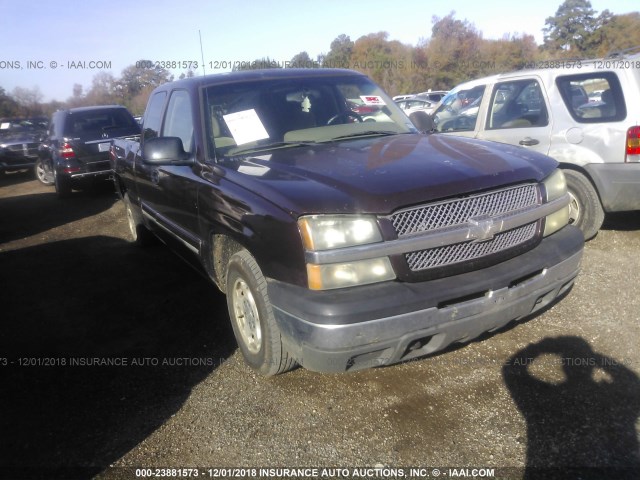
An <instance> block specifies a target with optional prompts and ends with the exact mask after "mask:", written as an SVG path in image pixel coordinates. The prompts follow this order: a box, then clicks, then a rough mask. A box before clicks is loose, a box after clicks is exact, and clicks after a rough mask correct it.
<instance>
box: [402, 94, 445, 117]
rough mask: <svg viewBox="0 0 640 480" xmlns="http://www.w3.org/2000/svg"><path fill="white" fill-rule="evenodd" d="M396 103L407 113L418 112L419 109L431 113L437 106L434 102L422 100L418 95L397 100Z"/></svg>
mask: <svg viewBox="0 0 640 480" xmlns="http://www.w3.org/2000/svg"><path fill="white" fill-rule="evenodd" d="M396 105H398V106H399V107H400V108H401V109H402V110H404V113H406V114H407V115H410V114H411V113H412V112H417V111H421V112H426V113H431V112H433V110H434V108H435V106H436V104H435V103H434V102H430V101H428V100H421V99H418V98H416V97H414V98H409V99H407V100H398V101H396Z"/></svg>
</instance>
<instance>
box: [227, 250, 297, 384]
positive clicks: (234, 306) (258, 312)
mask: <svg viewBox="0 0 640 480" xmlns="http://www.w3.org/2000/svg"><path fill="white" fill-rule="evenodd" d="M226 285H227V288H226V290H227V291H226V294H227V307H228V309H229V317H230V318H231V326H232V328H233V333H234V335H235V337H236V340H237V342H238V346H239V347H240V351H241V352H242V356H243V357H244V359H245V361H246V362H247V364H249V366H251V367H252V368H253V369H254V370H256V371H258V372H259V373H261V374H263V375H267V376H271V375H276V374H278V373H283V372H286V371H287V370H291V369H292V368H293V367H294V366H295V365H296V362H295V360H294V359H293V357H292V356H291V355H290V353H289V352H288V351H287V349H286V348H285V346H284V345H283V344H282V338H281V336H280V330H279V328H278V325H277V324H276V320H275V317H274V315H273V309H272V307H271V302H270V301H269V295H268V293H267V281H266V280H265V278H264V276H263V275H262V272H261V271H260V267H259V266H258V264H257V263H256V261H255V259H254V258H253V257H252V256H251V254H250V253H249V252H248V251H246V250H241V251H240V252H238V253H236V254H234V255H233V256H232V257H231V259H230V260H229V264H228V268H227V284H226Z"/></svg>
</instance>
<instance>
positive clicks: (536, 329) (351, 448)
mask: <svg viewBox="0 0 640 480" xmlns="http://www.w3.org/2000/svg"><path fill="white" fill-rule="evenodd" d="M127 238H128V237H127V228H126V222H125V216H124V209H123V206H122V203H121V202H118V201H117V200H116V198H115V196H114V194H113V192H112V190H111V189H110V188H109V186H107V187H105V188H99V189H98V190H97V191H94V192H89V193H76V194H74V196H73V197H72V198H70V199H68V200H64V201H60V200H58V199H56V198H55V196H54V193H53V191H52V189H50V188H49V187H44V186H41V185H40V184H38V183H37V182H36V181H35V180H33V179H32V177H31V176H29V175H26V174H15V175H9V176H7V177H5V178H4V179H0V281H1V283H0V284H1V285H2V290H1V291H2V305H3V312H2V315H1V318H2V320H1V323H2V334H1V336H0V338H1V339H0V375H1V378H2V390H1V393H0V412H2V413H0V432H2V433H1V434H0V438H2V442H3V445H2V448H0V477H2V478H91V477H94V476H98V477H101V478H136V477H137V475H136V473H135V468H140V467H145V468H156V467H158V468H161V467H171V468H178V467H180V468H191V467H193V468H199V470H197V473H198V474H199V476H201V477H202V476H205V477H209V476H215V474H216V473H219V474H222V473H225V472H221V471H215V470H207V469H208V468H222V467H245V468H260V467H274V468H276V467H278V468H294V467H318V468H322V467H343V468H348V469H349V471H348V474H349V475H348V476H349V477H350V478H353V477H354V476H355V475H356V474H357V473H358V471H354V470H353V468H355V467H371V468H373V467H376V466H377V467H379V468H381V467H386V468H396V467H407V468H408V467H424V468H425V469H426V470H424V471H423V472H422V473H423V474H424V475H423V476H422V478H434V477H435V474H434V473H433V471H432V469H433V468H436V467H437V468H440V470H441V473H440V476H441V477H445V478H446V477H447V476H462V475H460V473H467V474H468V475H467V476H468V477H470V478H480V475H479V476H476V477H473V476H471V473H473V472H470V471H466V472H465V471H460V470H449V468H452V469H460V468H463V467H464V468H495V469H496V471H495V473H496V475H495V477H496V478H528V479H532V478H640V451H639V447H638V445H639V440H638V438H639V437H638V432H639V431H640V422H639V420H638V415H639V414H640V379H639V375H640V352H639V351H638V348H637V346H638V344H640V300H639V299H638V295H637V290H636V288H637V283H638V278H639V276H638V271H640V256H639V255H638V251H639V248H640V214H638V213H630V214H618V215H612V216H609V217H608V218H607V223H606V225H605V228H604V229H603V230H602V231H601V232H600V233H599V234H598V236H597V237H596V238H595V239H594V240H593V241H591V242H589V243H588V244H587V247H586V250H585V257H584V261H583V270H582V273H581V274H580V276H579V277H578V281H577V283H576V285H575V287H574V288H573V290H572V291H571V292H570V293H569V294H568V296H567V297H566V298H564V299H563V300H562V301H561V302H560V303H558V304H556V305H555V306H553V307H551V308H550V309H548V310H547V311H545V312H544V313H542V314H541V315H539V316H537V317H535V318H533V319H530V320H528V321H526V322H521V323H519V324H517V325H511V326H509V327H508V328H505V329H503V330H501V331H500V332H497V333H493V334H490V335H485V336H484V337H483V338H481V339H479V340H478V341H474V342H472V343H469V344H466V345H458V346H456V347H454V348H450V349H449V350H447V351H446V352H444V353H441V354H439V355H435V356H432V357H430V358H424V359H420V360H418V361H414V362H411V363H408V364H404V365H397V366H391V367H386V368H379V369H373V370H367V371H361V372H355V373H351V374H342V375H329V374H317V373H312V372H309V371H305V370H303V369H297V370H295V371H293V372H290V373H287V374H285V375H281V376H278V377H274V378H268V379H265V378H261V377H258V376H256V375H255V374H254V373H253V371H252V370H250V369H249V368H248V367H246V366H245V365H244V363H243V362H242V358H241V356H240V353H239V352H238V351H237V347H236V345H235V341H234V339H233V335H232V332H231V328H230V326H229V325H228V322H229V320H228V315H227V313H226V305H225V301H224V297H223V296H222V295H221V294H220V293H218V292H217V291H216V290H215V288H214V287H213V286H212V285H211V284H209V283H208V282H207V281H206V280H205V279H203V278H202V277H200V276H199V275H197V273H195V272H194V271H193V270H191V269H190V268H189V267H187V266H186V264H184V262H182V261H181V260H180V259H179V258H177V257H176V256H175V255H173V254H172V253H171V252H169V251H168V249H167V248H165V247H164V246H162V245H158V246H153V247H151V248H148V249H145V250H141V249H136V248H134V247H132V246H130V245H129V244H128V243H127ZM105 359H110V361H111V362H112V363H114V362H119V365H111V366H108V365H103V364H102V363H104V362H105ZM585 467H586V468H585ZM165 473H166V472H165ZM174 473H175V472H174ZM241 473H242V472H241ZM245 473H246V472H245ZM258 473H259V472H258ZM275 473H276V474H278V473H279V474H280V476H282V477H284V476H286V475H285V473H286V472H275ZM360 473H365V474H367V473H372V472H371V471H370V470H369V471H367V470H365V471H363V472H360ZM373 473H376V472H373ZM378 473H379V472H378ZM383 473H384V472H383ZM404 473H406V474H408V473H409V471H408V470H407V471H405V472H404ZM414 473H416V472H414ZM476 473H480V472H476ZM185 475H186V474H184V473H183V476H185ZM190 475H191V476H193V475H194V473H193V472H191V473H190ZM427 475H428V477H427ZM275 476H277V475H273V476H272V478H274V477H275ZM382 476H383V477H384V475H382ZM138 477H139V476H138ZM250 477H252V475H251V472H249V474H248V475H246V476H245V478H250ZM345 477H346V475H343V477H342V478H345ZM414 477H416V478H417V474H415V475H414ZM298 478H299V477H298ZM327 478H328V476H327ZM334 478H337V477H336V476H334ZM489 478H492V477H489Z"/></svg>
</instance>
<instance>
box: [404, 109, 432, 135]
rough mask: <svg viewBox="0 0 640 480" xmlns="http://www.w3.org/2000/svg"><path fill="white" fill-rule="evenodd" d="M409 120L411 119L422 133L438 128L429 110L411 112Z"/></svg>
mask: <svg viewBox="0 0 640 480" xmlns="http://www.w3.org/2000/svg"><path fill="white" fill-rule="evenodd" d="M409 120H411V122H412V123H413V124H414V125H415V127H416V128H417V129H418V130H419V131H420V133H431V132H433V131H435V129H436V124H435V122H434V121H433V117H432V116H431V115H429V114H428V113H427V112H421V111H417V112H411V113H410V114H409Z"/></svg>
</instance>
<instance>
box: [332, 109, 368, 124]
mask: <svg viewBox="0 0 640 480" xmlns="http://www.w3.org/2000/svg"><path fill="white" fill-rule="evenodd" d="M339 118H344V119H345V120H346V119H348V118H355V119H356V121H357V122H358V123H362V122H363V121H364V120H362V117H361V116H360V115H359V114H357V113H356V112H353V111H351V110H345V111H344V112H340V113H338V114H337V115H334V116H333V117H331V118H330V119H329V120H327V125H333V124H334V122H335V121H336V120H338V119H339Z"/></svg>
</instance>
